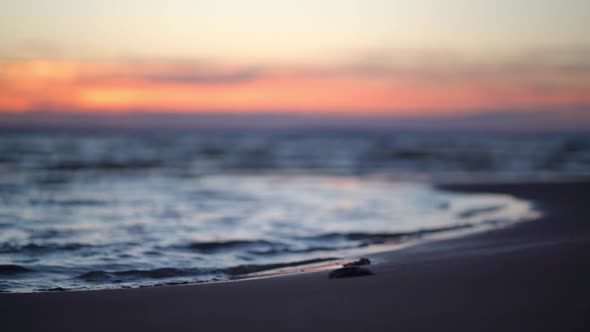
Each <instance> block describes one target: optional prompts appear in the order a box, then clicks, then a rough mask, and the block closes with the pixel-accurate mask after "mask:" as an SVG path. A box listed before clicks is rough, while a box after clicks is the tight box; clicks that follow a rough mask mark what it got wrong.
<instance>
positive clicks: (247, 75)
mask: <svg viewBox="0 0 590 332" xmlns="http://www.w3.org/2000/svg"><path fill="white" fill-rule="evenodd" d="M507 67H508V68H507V69H506V68H496V67H493V68H490V67H485V66H482V68H477V67H476V68H464V67H460V66H459V67H453V68H448V67H437V66H432V65H428V64H425V65H424V66H423V67H417V68H416V67H414V68H406V67H400V66H397V67H396V66H383V67H367V66H364V67H363V66H342V67H334V68H330V69H326V68H286V67H266V68H261V67H240V66H228V65H219V64H207V63H191V62H135V63H132V62H110V63H109V62H75V61H43V60H36V61H4V62H0V110H3V111H26V110H59V111H89V110H92V111H96V110H100V111H113V112H114V111H133V110H141V111H174V112H179V111H180V112H199V111H202V112H205V111H217V110H223V111H226V112H227V111H229V112H242V111H271V112H280V111H289V112H292V111H300V112H320V113H347V114H410V113H411V114H420V113H424V114H432V113H435V112H448V111H450V110H453V111H454V112H468V111H472V110H481V109H491V108H499V107H502V108H504V107H515V108H527V107H528V108H531V107H544V106H555V105H571V104H590V84H588V83H589V82H590V73H589V72H588V71H582V72H581V73H580V72H579V71H578V72H575V73H574V74H572V73H571V70H569V69H567V68H566V69H567V70H562V69H560V68H561V67H558V66H544V65H538V66H535V65H528V66H521V67H517V68H516V70H515V68H514V67H510V66H507ZM568 70H569V71H568Z"/></svg>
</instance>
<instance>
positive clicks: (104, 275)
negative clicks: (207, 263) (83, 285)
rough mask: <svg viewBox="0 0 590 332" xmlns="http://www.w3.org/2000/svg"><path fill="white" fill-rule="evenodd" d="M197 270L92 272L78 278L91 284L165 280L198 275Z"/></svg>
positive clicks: (162, 269)
mask: <svg viewBox="0 0 590 332" xmlns="http://www.w3.org/2000/svg"><path fill="white" fill-rule="evenodd" d="M198 273H199V270H197V269H176V268H158V269H153V270H125V271H114V272H108V271H102V270H97V271H90V272H86V273H83V274H80V275H78V276H77V277H76V278H77V279H81V280H84V281H90V282H106V281H112V280H113V279H117V278H119V279H121V278H123V279H143V278H150V279H165V278H174V277H181V276H187V275H194V274H198Z"/></svg>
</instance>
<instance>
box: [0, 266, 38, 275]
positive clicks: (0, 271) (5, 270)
mask: <svg viewBox="0 0 590 332" xmlns="http://www.w3.org/2000/svg"><path fill="white" fill-rule="evenodd" d="M31 271H33V270H31V269H28V268H26V267H24V266H20V265H14V264H6V265H0V275H14V274H20V273H27V272H31Z"/></svg>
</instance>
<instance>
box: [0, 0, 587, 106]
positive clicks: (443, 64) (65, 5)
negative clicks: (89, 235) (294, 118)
mask: <svg viewBox="0 0 590 332" xmlns="http://www.w3.org/2000/svg"><path fill="white" fill-rule="evenodd" d="M588 31H590V1H587V0H560V1H557V0H519V1H514V0H512V1H508V0H495V1H489V0H453V1H442V0H429V1H427V0H413V1H398V0H244V1H227V0H209V1H207V0H203V1H188V0H167V1H153V0H142V1H139V0H86V1H79V0H60V1H55V0H51V1H50V0H34V1H33V0H14V1H11V0H8V1H2V2H0V112H12V113H14V112H20V113H22V112H31V111H49V112H74V113H79V112H81V113H84V112H93V113H96V112H99V113H101V112H104V113H121V112H124V113H129V112H159V113H162V112H173V113H215V112H223V113H259V112H267V113H290V114H291V113H295V114H315V115H317V114H321V115H325V114H331V115H346V116H351V115H352V116H356V115H379V116H383V115H385V116H424V117H428V116H430V117H432V116H439V115H445V114H447V115H453V116H455V115H457V114H466V115H469V114H478V113H482V112H496V111H498V112H500V111H501V112H503V114H504V113H506V112H507V111H508V112H530V114H533V113H534V112H538V111H539V110H544V111H551V110H553V112H563V110H566V109H571V108H575V109H580V108H586V107H588V106H590V38H589V37H588ZM589 109H590V108H589ZM589 118H590V116H589Z"/></svg>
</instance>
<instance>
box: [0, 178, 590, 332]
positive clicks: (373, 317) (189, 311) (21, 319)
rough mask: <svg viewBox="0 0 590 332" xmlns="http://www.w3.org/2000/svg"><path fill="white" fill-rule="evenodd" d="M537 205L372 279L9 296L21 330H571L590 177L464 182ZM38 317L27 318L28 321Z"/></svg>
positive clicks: (576, 315) (584, 248) (587, 231)
mask: <svg viewBox="0 0 590 332" xmlns="http://www.w3.org/2000/svg"><path fill="white" fill-rule="evenodd" d="M437 187H439V188H442V189H447V190H452V191H458V192H467V193H469V192H478V193H479V192H489V193H504V194H510V195H513V196H516V197H519V198H524V199H527V200H531V201H533V203H535V204H538V205H539V206H540V208H541V212H542V213H543V216H541V217H540V218H539V219H537V220H534V221H532V222H523V223H517V224H516V225H514V226H511V227H507V228H501V229H497V230H492V231H484V232H477V233H474V234H470V235H468V236H462V237H457V238H455V237H453V238H451V239H442V240H434V241H427V242H426V243H420V244H417V245H412V246H409V247H407V248H403V249H400V250H394V251H390V252H383V253H379V254H373V255H369V258H370V259H371V260H372V261H373V262H374V263H375V264H374V265H371V267H370V269H371V270H372V271H373V272H374V273H375V275H374V276H368V277H359V278H348V279H337V280H330V279H328V273H329V271H321V272H310V273H302V274H290V275H282V276H277V277H271V278H252V279H246V280H240V281H239V282H223V283H208V284H196V285H179V286H161V287H150V288H135V289H112V290H95V291H81V292H45V293H2V294H0V312H1V313H2V323H0V326H2V327H3V329H7V330H14V331H17V330H18V331H38V330H41V329H43V330H50V331H53V330H55V331H62V330H81V331H104V330H108V329H110V330H138V331H140V330H141V331H161V330H164V329H174V330H175V331H189V330H190V331H192V330H195V329H203V330H221V331H230V330H236V329H244V328H246V329H247V330H250V329H256V330H259V331H267V330H268V331H276V330H293V331H301V330H320V329H322V330H335V331H342V330H345V331H348V330H350V331H358V330H369V329H372V330H378V331H391V330H395V329H400V330H403V331H408V330H410V331H413V330H424V329H434V328H442V329H444V330H447V329H449V330H450V329H452V330H459V331H463V330H465V331H472V330H490V331H492V330H494V331H497V330H500V329H502V330H523V329H535V330H562V331H563V330H575V329H576V328H580V329H581V330H584V328H585V327H586V328H587V327H588V326H587V324H586V325H584V318H585V315H586V314H588V313H590V309H587V299H588V297H589V296H590V285H589V284H588V283H587V280H590V266H589V264H587V263H586V262H589V261H590V221H586V219H587V217H588V216H589V215H590V206H588V204H587V203H586V202H585V199H584V198H585V197H590V196H589V195H588V194H589V193H590V182H579V183H574V182H567V183H565V182H564V183H554V182H552V183H530V184H527V183H508V184H479V185H476V184H465V185H462V184H458V185H442V186H437ZM31 318H32V319H31Z"/></svg>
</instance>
